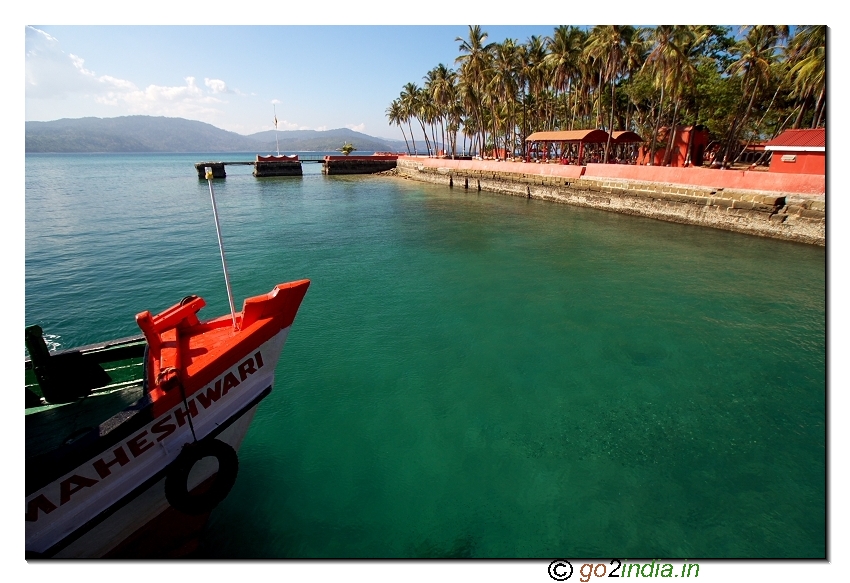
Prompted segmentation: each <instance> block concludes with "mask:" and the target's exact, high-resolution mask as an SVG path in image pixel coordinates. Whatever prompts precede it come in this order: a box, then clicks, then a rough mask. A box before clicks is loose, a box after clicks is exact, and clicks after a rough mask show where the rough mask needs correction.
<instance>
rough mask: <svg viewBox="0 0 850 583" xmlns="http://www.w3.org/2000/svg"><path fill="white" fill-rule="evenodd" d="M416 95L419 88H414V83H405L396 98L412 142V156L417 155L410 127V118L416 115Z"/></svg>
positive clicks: (414, 139)
mask: <svg viewBox="0 0 850 583" xmlns="http://www.w3.org/2000/svg"><path fill="white" fill-rule="evenodd" d="M418 93H419V88H418V87H417V86H416V83H407V84H406V85H405V86H404V89H402V91H401V93H400V94H399V96H398V98H399V103H400V105H401V112H402V115H403V116H404V118H405V119H406V120H407V129H408V130H410V140H411V141H412V142H413V154H414V155H418V152H417V151H416V138H415V137H413V127H411V125H410V118H411V117H414V116H415V115H416V110H417V104H416V95H417V94H418Z"/></svg>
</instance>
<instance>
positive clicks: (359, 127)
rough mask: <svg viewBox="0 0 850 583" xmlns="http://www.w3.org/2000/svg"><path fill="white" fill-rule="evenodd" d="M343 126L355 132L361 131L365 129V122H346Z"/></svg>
mask: <svg viewBox="0 0 850 583" xmlns="http://www.w3.org/2000/svg"><path fill="white" fill-rule="evenodd" d="M345 127H347V128H348V129H350V130H354V131H355V132H362V131H363V130H365V129H366V124H365V123H361V124H357V125H353V124H346V125H345Z"/></svg>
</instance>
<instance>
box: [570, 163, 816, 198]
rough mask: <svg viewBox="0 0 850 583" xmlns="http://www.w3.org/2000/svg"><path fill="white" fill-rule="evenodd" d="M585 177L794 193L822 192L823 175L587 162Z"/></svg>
mask: <svg viewBox="0 0 850 583" xmlns="http://www.w3.org/2000/svg"><path fill="white" fill-rule="evenodd" d="M584 175H585V177H587V178H597V179H598V178H619V179H622V180H640V181H644V182H662V183H670V184H682V185H687V186H706V187H710V188H732V189H740V190H766V191H769V192H790V193H797V194H825V193H826V176H825V175H817V174H781V173H771V172H755V171H748V170H743V171H742V170H715V169H712V168H696V167H694V168H669V167H664V166H630V165H625V164H622V165H621V164H588V165H587V170H586V171H585V173H584Z"/></svg>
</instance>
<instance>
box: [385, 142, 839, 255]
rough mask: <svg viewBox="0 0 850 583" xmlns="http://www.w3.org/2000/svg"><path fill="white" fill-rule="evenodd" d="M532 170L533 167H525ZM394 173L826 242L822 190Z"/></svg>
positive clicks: (418, 168)
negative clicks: (801, 191)
mask: <svg viewBox="0 0 850 583" xmlns="http://www.w3.org/2000/svg"><path fill="white" fill-rule="evenodd" d="M533 169H535V167H534V166H530V167H529V170H533ZM397 172H398V175H399V176H402V177H405V178H410V179H412V180H418V181H422V182H430V183H432V184H442V185H445V186H447V187H450V188H455V189H461V190H463V189H468V190H473V191H476V190H486V191H488V192H496V193H499V194H508V195H511V196H521V197H525V198H535V199H542V200H549V201H553V202H560V203H566V204H572V205H576V206H583V207H589V208H595V209H600V210H608V211H614V212H619V213H623V214H628V215H636V216H642V217H649V218H653V219H660V220H663V221H670V222H674V223H685V224H691V225H701V226H704V227H714V228H717V229H724V230H728V231H737V232H739V233H747V234H750V235H758V236H762V237H772V238H776V239H784V240H788V241H797V242H800V243H808V244H812V245H821V246H825V245H826V202H825V197H824V196H822V195H821V196H803V195H798V194H794V193H781V192H765V191H745V190H731V189H723V188H712V187H700V186H692V185H676V184H661V183H652V182H642V181H630V180H622V179H614V178H603V177H599V176H593V177H589V176H574V177H570V176H546V175H541V174H537V173H521V172H503V171H494V170H489V169H488V170H477V169H471V168H450V167H445V166H440V164H439V161H438V160H433V159H432V160H429V161H428V162H427V163H424V161H422V160H417V159H415V158H411V159H405V158H404V157H401V158H399V160H398V164H397Z"/></svg>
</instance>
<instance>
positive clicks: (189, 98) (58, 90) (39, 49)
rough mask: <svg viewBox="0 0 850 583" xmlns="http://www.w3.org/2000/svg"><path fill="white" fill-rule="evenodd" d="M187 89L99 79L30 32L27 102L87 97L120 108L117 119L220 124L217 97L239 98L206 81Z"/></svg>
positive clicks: (48, 39)
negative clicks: (121, 116)
mask: <svg viewBox="0 0 850 583" xmlns="http://www.w3.org/2000/svg"><path fill="white" fill-rule="evenodd" d="M184 81H185V85H177V86H167V85H154V84H152V85H148V86H147V87H145V88H144V89H139V88H138V87H137V86H136V85H135V84H134V83H133V82H132V81H128V80H126V79H119V78H117V77H113V76H111V75H98V74H96V73H95V72H94V71H91V70H89V69H87V68H86V66H85V60H84V59H83V58H82V57H80V56H78V55H73V54H66V53H65V52H64V51H63V50H62V48H61V47H60V45H59V41H58V40H57V39H56V38H55V37H53V36H51V35H49V34H48V33H46V32H44V31H42V30H39V29H37V28H34V27H32V26H28V27H27V28H26V97H27V99H63V98H66V97H69V96H70V95H72V94H77V95H83V96H85V97H87V98H89V99H91V100H93V101H94V102H96V103H100V104H103V105H108V106H112V107H115V108H116V109H118V110H120V111H118V112H116V113H118V114H147V115H164V116H175V117H187V118H193V119H203V120H205V121H212V120H217V118H220V117H221V116H223V115H224V112H223V111H222V110H221V109H219V106H220V105H221V104H223V103H226V102H225V101H223V100H222V99H220V98H219V97H218V96H219V95H223V94H228V93H229V94H233V93H236V94H239V95H242V93H241V92H239V91H234V90H231V89H229V88H228V87H227V83H225V82H224V81H223V80H221V79H210V78H205V79H204V87H201V86H199V85H198V84H197V82H196V80H195V78H194V77H186V78H185V79H184Z"/></svg>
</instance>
